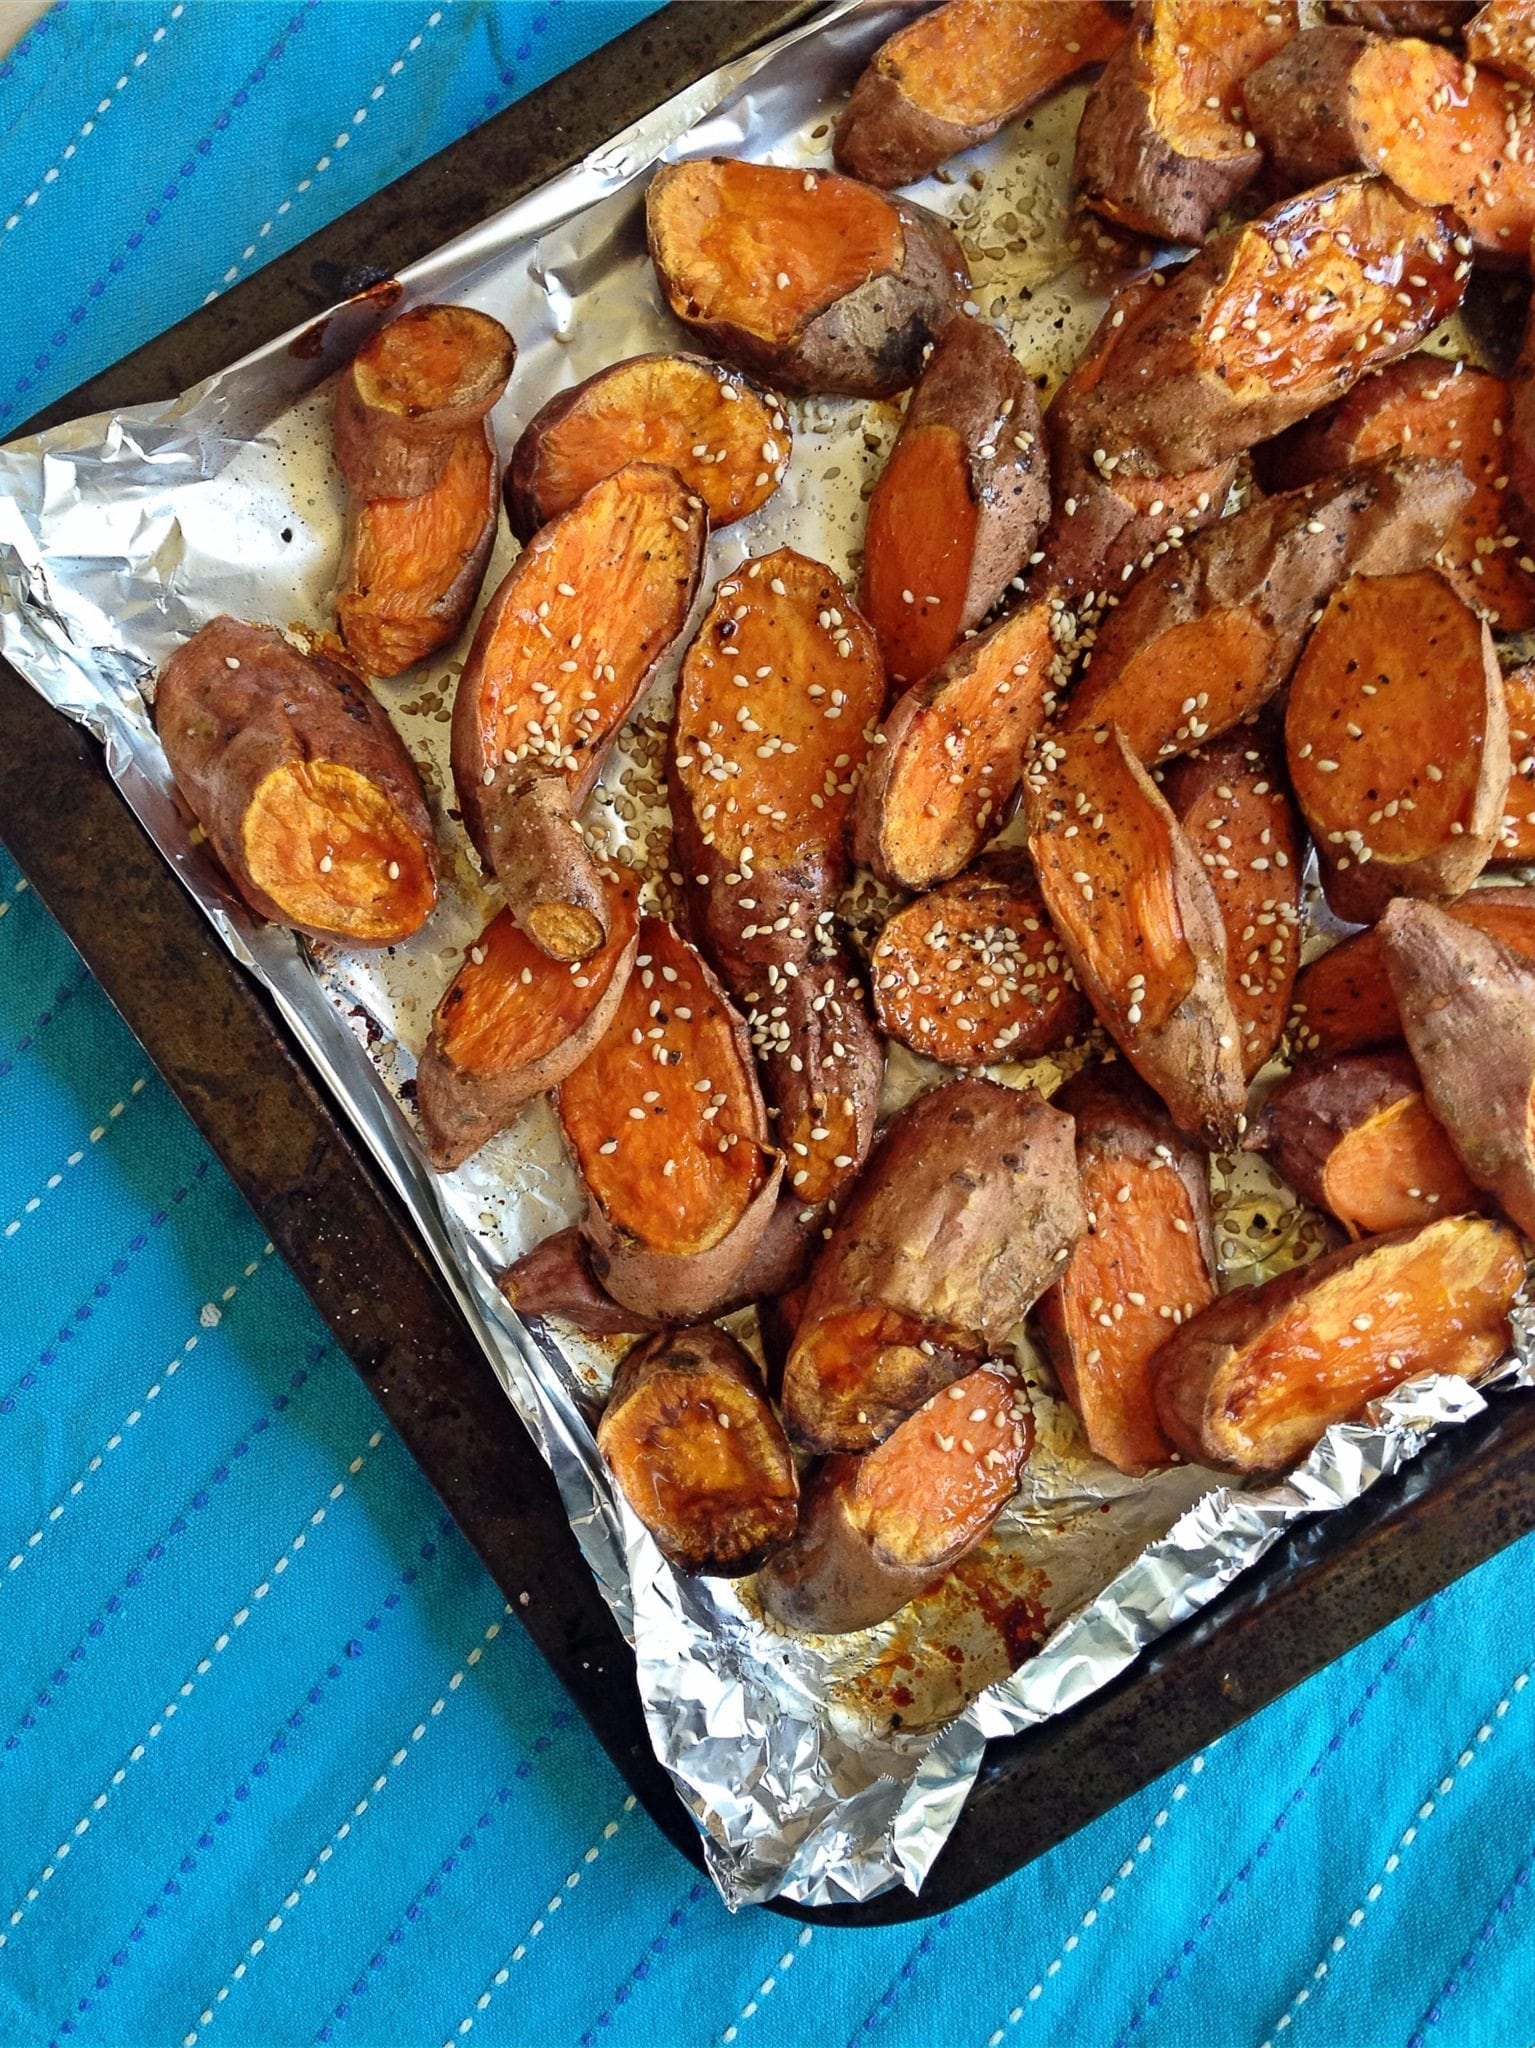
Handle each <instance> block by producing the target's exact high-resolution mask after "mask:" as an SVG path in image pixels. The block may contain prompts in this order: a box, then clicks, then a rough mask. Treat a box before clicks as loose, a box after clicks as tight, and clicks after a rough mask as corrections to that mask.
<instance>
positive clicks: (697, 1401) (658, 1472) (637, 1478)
mask: <svg viewBox="0 0 1535 2048" xmlns="http://www.w3.org/2000/svg"><path fill="white" fill-rule="evenodd" d="M597 1448H598V1450H599V1451H601V1453H602V1455H603V1457H604V1458H605V1459H606V1460H607V1466H608V1470H609V1471H610V1472H611V1473H612V1475H613V1478H614V1480H615V1481H616V1483H617V1485H618V1489H619V1491H620V1492H621V1493H622V1494H623V1496H624V1499H625V1500H626V1501H627V1502H628V1503H629V1505H630V1507H631V1508H633V1510H634V1512H635V1514H636V1515H638V1517H639V1518H640V1520H641V1521H642V1522H643V1523H644V1524H645V1527H646V1528H647V1529H648V1530H649V1531H650V1533H651V1535H652V1536H653V1537H654V1538H655V1539H656V1543H657V1545H658V1547H659V1549H660V1551H661V1554H662V1556H663V1557H665V1558H666V1559H667V1560H668V1562H669V1563H671V1564H673V1565H675V1566H676V1568H677V1570H678V1571H681V1572H689V1573H698V1574H702V1575H704V1576H707V1577H710V1578H726V1579H738V1578H743V1577H744V1576H745V1575H746V1574H747V1573H748V1572H754V1571H756V1569H757V1567H758V1566H759V1565H761V1564H762V1563H764V1562H765V1561H766V1559H768V1558H769V1557H771V1556H772V1555H773V1553H774V1551H776V1550H781V1549H782V1548H783V1546H784V1544H786V1543H787V1542H788V1541H789V1539H790V1537H791V1536H792V1535H793V1534H794V1528H795V1523H796V1521H797V1520H798V1517H799V1480H798V1477H797V1475H796V1473H795V1470H794V1459H793V1457H792V1455H791V1454H790V1451H789V1445H788V1440H787V1439H786V1438H785V1436H784V1433H783V1428H782V1426H781V1425H780V1423H779V1420H778V1417H777V1416H776V1415H775V1414H774V1413H773V1410H772V1406H771V1404H770V1403H769V1401H768V1398H767V1395H766V1393H765V1392H764V1391H763V1386H762V1376H761V1374H760V1373H759V1372H758V1371H757V1368H756V1366H755V1365H754V1364H753V1363H752V1361H751V1359H750V1358H749V1357H748V1356H747V1354H746V1353H745V1352H744V1351H743V1350H742V1349H741V1347H740V1345H739V1344H737V1342H736V1341H735V1339H734V1338H733V1337H730V1336H727V1335H726V1333H725V1332H724V1331H723V1330H721V1329H718V1328H717V1327H716V1326H715V1325H714V1324H713V1323H701V1324H699V1325H697V1326H696V1327H694V1328H692V1329H685V1330H667V1331H665V1332H663V1333H661V1334H660V1335H657V1336H655V1337H652V1338H650V1339H649V1340H648V1341H647V1342H645V1343H643V1344H639V1345H636V1347H635V1348H634V1350H633V1351H631V1352H630V1353H629V1355H628V1357H627V1358H626V1359H625V1360H624V1362H623V1364H622V1365H621V1366H620V1367H619V1369H618V1374H617V1377H616V1378H615V1379H614V1381H613V1391H612V1393H611V1394H610V1395H609V1397H608V1405H607V1407H606V1408H605V1409H604V1410H603V1412H602V1420H601V1421H600V1422H599V1423H598V1425H597Z"/></svg>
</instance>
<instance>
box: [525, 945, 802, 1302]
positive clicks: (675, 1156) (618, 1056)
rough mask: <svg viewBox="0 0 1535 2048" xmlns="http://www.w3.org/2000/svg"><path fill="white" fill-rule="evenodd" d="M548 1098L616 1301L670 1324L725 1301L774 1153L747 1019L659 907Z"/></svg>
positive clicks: (765, 1200)
mask: <svg viewBox="0 0 1535 2048" xmlns="http://www.w3.org/2000/svg"><path fill="white" fill-rule="evenodd" d="M558 1103H559V1113H560V1122H561V1124H562V1125H563V1126H564V1130H565V1136H566V1139H567V1140H568V1142H569V1144H570V1148H571V1151H572V1152H573V1153H574V1155H575V1160H576V1165H577V1167H578V1168H579V1169H580V1173H581V1178H582V1180H583V1181H584V1182H585V1185H586V1192H587V1198H588V1206H587V1214H586V1222H585V1230H586V1235H587V1238H588V1240H589V1241H590V1243H591V1247H592V1268H593V1271H594V1272H595V1273H596V1275H597V1278H598V1279H599V1280H600V1281H601V1283H602V1285H603V1286H604V1287H605V1288H606V1289H607V1291H608V1293H609V1294H611V1295H612V1297H613V1299H614V1300H615V1301H617V1302H619V1303H620V1304H622V1305H623V1306H624V1307H626V1308H633V1309H636V1310H638V1311H639V1313H640V1314H641V1315H645V1316H653V1317H655V1318H656V1320H657V1321H660V1322H668V1323H683V1322H690V1321H692V1320H694V1319H695V1318H696V1317H699V1316H707V1315H712V1314H714V1313H715V1312H716V1311H717V1310H718V1309H719V1308H720V1307H721V1306H722V1305H723V1304H725V1303H726V1302H729V1301H731V1300H732V1299H734V1295H735V1287H736V1282H737V1280H738V1278H739V1276H740V1274H741V1272H742V1271H743V1269H744V1268H745V1266H746V1263H747V1261H748V1260H749V1259H750V1258H751V1255H752V1253H753V1252H754V1251H755V1250H756V1247H757V1242H758V1240H759V1239H760V1237H761V1236H762V1233H763V1231H764V1230H765V1229H766V1227H767V1222H768V1218H769V1216H770V1215H771V1214H772V1210H773V1204H774V1202H775V1201H776V1200H777V1198H778V1184H779V1181H780V1179H781V1178H782V1174H783V1162H782V1160H781V1159H780V1158H779V1157H778V1155H777V1154H776V1153H775V1152H774V1151H773V1149H772V1146H771V1142H770V1140H769V1137H768V1120H767V1111H766V1109H765V1108H764V1107H763V1102H762V1092H761V1089H760V1088H759V1087H758V1085H757V1075H756V1070H755V1068H754V1067H753V1065H752V1059H751V1049H750V1046H749V1044H748V1042H747V1037H746V1027H745V1026H744V1025H743V1023H742V1022H741V1019H740V1018H739V1017H738V1016H737V1015H736V1013H735V1011H734V1010H733V1009H732V1008H731V1007H730V1004H729V1003H728V1002H727V1001H726V999H725V993H724V990H723V989H722V988H721V987H720V985H719V983H718V982H717V981H716V980H715V979H714V976H713V975H712V974H711V973H710V972H709V969H708V968H707V966H706V965H705V964H704V961H703V959H702V958H701V957H700V955H699V954H698V953H696V952H695V951H694V949H693V948H692V947H691V946H690V945H689V944H688V943H687V941H686V940H685V939H683V938H680V937H679V936H678V934H677V933H676V932H675V931H673V929H672V927H671V926H670V925H669V924H667V923H665V922H664V921H663V920H662V919H660V918H655V917H647V918H642V919H641V921H640V937H639V951H638V953H637V954H636V956H635V968H634V972H633V973H632V974H631V975H630V977H629V980H628V982H627V984H626V985H625V988H624V992H623V995H622V997H621V998H620V1001H619V1005H618V1009H617V1012H616V1013H615V1015H614V1018H613V1021H612V1023H611V1024H610V1025H609V1026H608V1028H607V1030H606V1032H605V1033H604V1034H603V1036H602V1038H601V1039H600V1040H599V1041H598V1043H597V1045H596V1047H595V1048H594V1049H593V1050H592V1051H591V1052H590V1053H589V1054H588V1055H587V1057H586V1058H585V1060H583V1061H582V1063H581V1065H580V1066H578V1067H577V1068H576V1069H575V1071H574V1072H573V1073H572V1074H569V1075H568V1076H567V1077H566V1079H565V1080H564V1081H563V1082H562V1083H561V1084H560V1091H559V1097H558Z"/></svg>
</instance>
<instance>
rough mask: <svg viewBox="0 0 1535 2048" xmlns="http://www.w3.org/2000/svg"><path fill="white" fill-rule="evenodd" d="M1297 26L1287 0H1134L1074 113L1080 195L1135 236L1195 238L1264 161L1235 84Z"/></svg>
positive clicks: (1290, 0)
mask: <svg viewBox="0 0 1535 2048" xmlns="http://www.w3.org/2000/svg"><path fill="white" fill-rule="evenodd" d="M1295 29H1296V9H1295V6H1294V4H1293V0H1282V4H1278V5H1274V6H1254V5H1253V4H1252V0H1142V4H1141V5H1140V6H1138V7H1137V8H1136V10H1135V25H1134V28H1133V29H1132V31H1131V34H1130V39H1129V41H1128V42H1126V43H1124V44H1123V45H1122V46H1121V47H1120V48H1119V50H1117V51H1116V52H1115V54H1114V55H1113V56H1112V57H1111V58H1110V60H1109V63H1108V65H1107V66H1106V68H1105V69H1104V72H1103V75H1102V77H1101V78H1100V79H1099V80H1098V82H1097V84H1096V85H1095V86H1094V87H1093V90H1092V92H1091V93H1090V94H1089V96H1088V102H1087V105H1086V106H1085V107H1084V109H1083V111H1082V122H1081V126H1080V128H1079V129H1078V131H1077V150H1076V164H1075V168H1074V172H1073V184H1074V186H1075V189H1076V191H1077V194H1078V196H1079V197H1080V198H1081V199H1082V200H1084V201H1085V203H1086V204H1087V205H1088V206H1090V207H1092V208H1093V210H1094V211H1095V212H1097V213H1100V214H1102V215H1103V216H1104V218H1105V219H1107V220H1109V221H1112V222H1113V223H1114V225H1115V226H1116V227H1119V228H1124V229H1127V230H1129V231H1130V232H1131V233H1133V234H1138V235H1153V236H1157V237H1159V238H1161V239H1163V240H1167V241H1175V242H1197V241H1199V240H1200V239H1201V237H1202V236H1203V235H1204V234H1205V232H1206V231H1207V229H1208V228H1209V227H1210V224H1211V222H1212V221H1213V220H1214V219H1215V217H1216V215H1217V214H1218V213H1220V212H1221V211H1222V210H1223V209H1224V208H1225V207H1227V206H1229V205H1230V203H1231V201H1232V200H1233V199H1235V197H1236V196H1237V194H1238V193H1239V192H1241V191H1242V190H1243V188H1244V187H1245V186H1247V185H1249V184H1250V183H1251V182H1252V180H1253V179H1254V178H1255V177H1256V176H1257V174H1258V171H1259V169H1260V167H1261V165H1262V162H1263V156H1262V152H1261V151H1260V150H1259V149H1257V148H1256V147H1255V145H1254V143H1253V139H1252V136H1251V134H1250V133H1249V132H1248V128H1247V122H1246V119H1245V117H1244V115H1243V111H1242V103H1241V87H1242V81H1243V79H1244V78H1245V77H1246V76H1247V74H1248V73H1249V72H1251V71H1254V70H1256V69H1257V67H1258V66H1259V65H1260V64H1262V63H1264V62H1265V61H1266V60H1267V59H1268V58H1269V57H1272V56H1273V55H1274V54H1275V52H1276V51H1277V50H1279V49H1280V48H1281V47H1282V46H1283V44H1284V43H1285V42H1287V41H1288V40H1289V38H1290V37H1291V36H1293V35H1294V33H1295Z"/></svg>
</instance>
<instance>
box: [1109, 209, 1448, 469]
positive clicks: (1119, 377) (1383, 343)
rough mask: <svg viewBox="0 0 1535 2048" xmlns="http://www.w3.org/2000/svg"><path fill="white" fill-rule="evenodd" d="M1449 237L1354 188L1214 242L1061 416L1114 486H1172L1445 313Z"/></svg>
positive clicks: (1274, 214) (1335, 392)
mask: <svg viewBox="0 0 1535 2048" xmlns="http://www.w3.org/2000/svg"><path fill="white" fill-rule="evenodd" d="M1458 232H1459V230H1458V227H1457V224H1456V222H1455V218H1454V216H1453V215H1452V214H1451V213H1450V212H1449V211H1448V210H1446V209H1439V210H1435V209H1433V208H1428V207H1422V206H1417V205H1415V204H1413V202H1412V201H1410V200H1408V199H1405V198H1403V196H1402V195H1401V193H1399V192H1398V191H1397V190H1396V188H1395V187H1394V186H1393V185H1391V184H1390V183H1389V182H1388V181H1387V180H1386V179H1385V178H1381V177H1369V176H1360V177H1352V178H1341V179H1337V180H1335V181H1334V182H1333V183H1332V184H1329V185H1324V186H1321V187H1319V188H1318V189H1317V190H1315V191H1313V192H1304V193H1301V194H1300V195H1299V196H1298V197H1297V198H1294V199H1287V200H1284V201H1282V202H1281V203H1280V204H1279V205H1277V206H1274V207H1271V208H1270V209H1269V211H1268V212H1267V213H1264V214H1260V215H1259V217H1258V218H1257V219H1256V220H1253V221H1249V222H1248V223H1247V224H1246V225H1245V226H1244V227H1240V228H1234V229H1232V230H1230V231H1229V232H1228V233H1226V234H1221V235H1217V236H1215V237H1214V239H1213V240H1211V241H1209V242H1207V243H1206V244H1205V246H1204V248H1203V249H1201V250H1200V252H1199V254H1198V255H1197V256H1195V257H1194V258H1193V259H1192V261H1191V262H1189V263H1187V264H1186V265H1185V266H1184V268H1183V269H1182V270H1181V271H1179V272H1178V273H1177V274H1176V276H1174V278H1173V280H1172V282H1171V283H1170V284H1169V285H1168V286H1167V287H1166V288H1165V290H1163V291H1161V292H1159V293H1158V295H1157V301H1156V304H1155V305H1154V307H1153V308H1152V311H1151V312H1150V314H1149V315H1148V316H1147V317H1146V318H1145V319H1144V320H1142V321H1140V322H1139V323H1138V324H1136V325H1135V326H1133V327H1132V326H1131V325H1130V323H1129V322H1128V321H1127V322H1126V325H1125V327H1124V328H1123V329H1121V330H1120V331H1119V332H1120V336H1121V338H1120V339H1119V340H1118V341H1116V342H1115V343H1114V345H1113V347H1112V349H1111V350H1110V352H1109V355H1108V359H1107V360H1106V361H1105V362H1104V363H1103V364H1102V365H1101V367H1100V370H1099V375H1098V378H1097V381H1096V382H1095V383H1094V385H1093V386H1092V388H1091V390H1089V391H1088V392H1086V393H1084V394H1083V395H1082V396H1081V397H1080V399H1079V400H1078V402H1077V405H1076V407H1075V414H1076V425H1077V431H1078V433H1079V435H1080V436H1081V441H1080V445H1081V446H1082V447H1084V448H1087V449H1090V450H1092V451H1093V454H1094V457H1095V458H1096V459H1097V465H1098V467H1099V468H1100V469H1102V468H1104V467H1106V466H1108V467H1111V469H1112V473H1113V474H1115V475H1116V476H1117V475H1119V474H1120V473H1121V472H1122V473H1124V474H1126V475H1132V476H1145V477H1165V476H1178V475H1181V474H1184V473H1185V472H1187V471H1189V470H1194V469H1202V468H1206V467H1208V466H1209V465H1211V464H1213V463H1217V462H1221V461H1223V460H1225V459H1226V458H1227V457H1229V456H1233V455H1238V454H1240V453H1242V452H1243V451H1244V450H1245V449H1247V448H1250V447H1251V446H1252V445H1253V443H1254V442H1257V441H1263V440H1267V439H1268V438H1269V437H1270V436H1271V435H1274V434H1277V433H1280V432H1281V431H1282V430H1283V429H1284V428H1285V427H1288V426H1293V425H1294V423H1295V422H1296V421H1297V420H1300V419H1304V418H1305V417H1306V415H1307V414H1308V413H1312V412H1316V411H1318V410H1319V409H1320V408H1321V407H1322V406H1324V405H1328V404H1330V403H1331V402H1332V401H1333V400H1334V399H1336V398H1341V397H1342V396H1343V394H1344V393H1345V392H1347V391H1349V390H1351V389H1352V388H1353V386H1354V385H1355V384H1357V383H1358V381H1359V379H1360V378H1361V377H1362V376H1363V375H1364V374H1365V372H1366V371H1367V370H1371V369H1374V368H1375V367H1376V366H1377V365H1379V364H1381V363H1388V362H1393V361H1394V360H1395V359H1396V357H1398V356H1401V355H1406V354H1407V353H1408V351H1409V350H1410V349H1413V348H1416V347H1417V345H1418V343H1419V342H1420V341H1422V340H1423V338H1424V336H1425V335H1427V334H1428V333H1429V332H1430V331H1431V330H1432V329H1433V328H1435V327H1437V326H1438V325H1439V323H1440V322H1441V321H1442V320H1444V319H1446V318H1447V317H1448V316H1449V315H1450V314H1451V313H1453V312H1454V310H1455V309H1456V307H1457V306H1458V305H1459V304H1460V301H1461V298H1462V296H1463V295H1464V292H1465V281H1466V278H1467V277H1468V276H1469V274H1470V268H1471V266H1470V263H1469V261H1468V260H1467V258H1466V256H1465V255H1463V254H1462V253H1461V251H1460V250H1458V249H1457V248H1456V246H1455V237H1456V235H1457V233H1458ZM1462 239H1464V237H1462ZM1100 451H1101V454H1100Z"/></svg>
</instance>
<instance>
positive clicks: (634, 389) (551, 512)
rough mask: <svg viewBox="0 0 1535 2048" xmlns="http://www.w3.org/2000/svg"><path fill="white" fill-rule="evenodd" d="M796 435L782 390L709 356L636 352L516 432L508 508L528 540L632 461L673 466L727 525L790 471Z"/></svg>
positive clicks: (717, 522) (757, 504) (712, 520)
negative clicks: (779, 397) (776, 393)
mask: <svg viewBox="0 0 1535 2048" xmlns="http://www.w3.org/2000/svg"><path fill="white" fill-rule="evenodd" d="M790 446H791V435H790V429H789V422H788V420H787V419H786V418H785V417H784V414H783V411H782V409H781V408H780V406H779V403H778V400H777V399H776V398H775V397H774V396H773V394H772V393H771V392H770V391H764V390H763V389H762V387H761V385H760V384H755V383H753V382H752V380H751V379H750V378H749V377H743V376H742V375H741V374H740V372H739V371H737V370H727V369H726V368H725V367H724V366H723V365H722V364H720V363H711V362H710V361H709V360H708V359H707V358H706V357H704V356H683V355H648V356H631V357H630V358H629V360H628V361H627V362H623V363H614V364H613V365H612V366H611V368H609V369H606V370H599V371H598V372H597V373H596V375H595V376H592V377H588V378H587V379H586V381H585V383H584V384H577V385H576V386H575V387H574V389H573V390H570V391H559V392H556V394H555V395H554V397H553V398H551V399H550V400H549V402H548V404H547V405H545V406H543V407H541V408H540V410H539V411H538V412H536V413H535V414H534V415H533V417H532V419H531V420H529V422H528V424H527V425H526V426H525V427H524V428H523V430H522V432H521V434H520V435H519V436H518V437H517V446H516V447H515V448H514V449H513V450H512V459H511V462H510V464H509V466H508V468H507V473H506V510H507V516H508V518H509V519H510V520H511V522H512V531H513V533H515V534H516V536H517V538H518V539H519V540H522V541H528V540H531V539H532V538H533V536H534V534H535V533H536V532H537V531H538V529H539V528H540V527H541V526H543V525H545V524H546V523H547V522H548V521H549V520H551V519H557V518H558V517H559V515H560V514H561V513H562V512H568V511H569V510H570V508H571V506H572V505H573V504H574V503H575V502H576V500H577V499H578V498H579V497H582V496H583V495H584V494H585V493H586V492H587V491H589V490H590V489H591V487H592V485H593V484H595V483H600V482H601V480H602V479H603V477H605V476H612V475H613V473H614V471H615V470H619V469H622V468H623V467H624V466H625V464H626V463H630V462H657V463H660V464H661V466H662V467H663V468H665V469H673V470H675V471H676V472H677V474H678V476H679V477H681V479H682V481H683V483H684V484H686V486H687V488H688V489H689V490H690V491H693V492H694V493H696V495H697V496H698V497H700V498H702V499H703V501H704V506H705V508H706V510H707V511H708V514H709V524H710V526H711V527H712V528H714V529H716V530H718V528H720V527H722V526H729V525H731V524H732V523H733V522H734V521H735V520H737V519H744V518H745V517H746V515H747V514H748V513H749V512H758V511H760V510H761V509H762V507H763V506H764V505H765V504H766V503H767V501H768V499H769V498H771V497H772V495H773V493H774V491H776V490H777V488H778V486H779V484H780V483H782V481H783V476H784V471H785V470H786V469H787V468H788V466H789V451H790Z"/></svg>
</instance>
